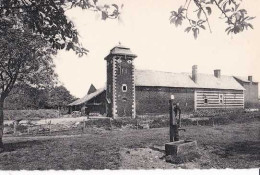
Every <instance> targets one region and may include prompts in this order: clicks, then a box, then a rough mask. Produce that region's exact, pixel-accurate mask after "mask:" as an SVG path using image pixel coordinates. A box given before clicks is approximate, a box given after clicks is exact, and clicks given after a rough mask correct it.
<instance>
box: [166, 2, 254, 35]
mask: <svg viewBox="0 0 260 175" xmlns="http://www.w3.org/2000/svg"><path fill="white" fill-rule="evenodd" d="M241 2H242V0H239V1H238V0H185V4H184V5H183V6H181V7H179V9H178V10H177V11H172V12H171V16H170V23H172V24H175V26H176V27H178V26H179V25H182V23H183V21H184V20H186V21H188V27H187V28H186V29H185V32H187V33H189V32H190V31H192V32H193V36H194V38H195V39H196V38H197V36H198V34H199V31H200V29H203V30H205V29H206V26H205V23H206V24H207V26H208V30H209V31H210V32H211V26H210V22H209V18H208V17H209V16H210V15H211V13H212V9H213V8H215V9H216V10H218V11H219V12H220V15H221V16H220V18H221V19H224V20H225V23H226V24H227V28H226V30H225V31H226V32H227V34H230V33H234V34H237V33H240V32H243V31H244V30H245V29H248V28H251V29H253V25H252V24H251V23H250V20H252V19H254V18H255V17H250V16H248V15H247V10H246V9H241V8H239V7H240V4H241ZM192 5H193V6H192ZM190 12H192V13H190ZM194 13H196V15H193V16H192V17H191V15H190V14H194ZM194 16H196V17H194Z"/></svg>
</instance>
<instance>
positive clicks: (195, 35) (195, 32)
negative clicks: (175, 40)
mask: <svg viewBox="0 0 260 175" xmlns="http://www.w3.org/2000/svg"><path fill="white" fill-rule="evenodd" d="M192 31H193V36H194V38H195V39H197V37H198V33H197V28H193V29H192Z"/></svg>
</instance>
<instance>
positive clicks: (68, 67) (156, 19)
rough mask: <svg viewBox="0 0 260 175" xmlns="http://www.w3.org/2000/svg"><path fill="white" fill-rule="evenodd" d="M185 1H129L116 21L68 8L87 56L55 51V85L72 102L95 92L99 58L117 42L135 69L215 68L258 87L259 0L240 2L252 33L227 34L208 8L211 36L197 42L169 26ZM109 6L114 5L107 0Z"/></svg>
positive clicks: (101, 75)
mask: <svg viewBox="0 0 260 175" xmlns="http://www.w3.org/2000/svg"><path fill="white" fill-rule="evenodd" d="M184 1H185V0H178V1H176V0H164V1H161V0H131V1H129V0H128V1H126V0H125V1H117V3H118V4H124V8H123V11H122V15H121V18H122V22H119V21H118V20H106V21H102V20H101V19H100V16H99V15H98V14H97V13H94V12H91V11H86V10H81V9H78V8H77V9H73V10H69V11H68V12H67V14H68V16H69V18H70V19H71V20H73V22H74V23H75V25H76V26H77V29H78V31H79V33H80V41H81V43H82V44H83V46H84V47H85V48H87V49H88V50H89V51H90V52H89V54H88V55H87V56H84V57H81V58H78V57H77V56H76V55H75V53H73V52H72V51H70V52H68V51H59V53H58V55H57V56H56V58H55V63H56V66H57V67H56V72H57V73H58V75H59V80H60V81H61V82H62V83H63V84H64V86H65V87H66V88H67V89H68V90H69V91H70V92H71V94H72V95H74V96H76V97H82V96H84V95H85V94H86V93H87V91H88V89H89V86H90V84H91V83H93V84H94V85H95V86H96V87H97V88H100V87H102V86H103V85H104V84H105V81H106V63H105V61H104V57H105V56H106V55H107V54H108V53H109V51H110V49H111V48H112V47H114V46H115V45H118V43H119V42H121V43H122V45H125V46H128V47H130V48H131V50H132V51H133V52H134V53H135V54H137V56H138V57H137V58H136V59H135V62H134V64H135V66H136V68H137V69H152V70H162V71H170V72H191V67H192V65H194V64H196V65H198V72H199V73H210V74H212V73H213V70H214V69H221V73H222V74H223V75H239V76H248V75H252V76H253V80H255V81H258V82H260V70H259V67H260V49H259V48H260V47H259V44H260V31H259V28H260V9H259V7H260V1H259V0H250V1H243V5H242V6H243V7H244V8H246V9H247V10H248V12H249V14H250V15H251V16H257V18H255V19H254V20H253V25H254V28H255V29H254V30H248V31H245V32H243V33H240V34H237V35H233V36H232V35H227V34H226V33H225V28H226V27H227V26H226V25H225V23H224V20H221V19H219V18H218V17H219V11H217V10H216V9H213V12H214V13H213V14H212V16H211V18H210V24H211V27H212V30H213V32H212V33H209V31H208V30H207V31H201V32H200V34H199V37H198V39H197V40H194V38H193V36H192V34H191V33H189V34H187V33H184V29H185V26H181V27H178V28H176V27H175V26H174V25H171V24H170V22H169V16H170V12H171V11H172V10H176V9H178V7H179V6H180V5H181V4H183V3H184ZM107 2H112V1H108V0H107ZM113 2H114V1H113Z"/></svg>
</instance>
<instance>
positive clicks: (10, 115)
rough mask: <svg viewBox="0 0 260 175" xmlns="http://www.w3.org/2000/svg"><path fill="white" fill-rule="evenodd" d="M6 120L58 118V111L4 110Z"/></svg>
mask: <svg viewBox="0 0 260 175" xmlns="http://www.w3.org/2000/svg"><path fill="white" fill-rule="evenodd" d="M4 117H5V119H6V120H8V119H11V120H17V119H23V120H29V119H43V118H58V117H59V111H58V110H54V109H38V110H4Z"/></svg>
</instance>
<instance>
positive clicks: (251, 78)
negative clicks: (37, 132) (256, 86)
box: [248, 76, 253, 84]
mask: <svg viewBox="0 0 260 175" xmlns="http://www.w3.org/2000/svg"><path fill="white" fill-rule="evenodd" d="M248 81H250V84H252V82H253V77H252V76H248Z"/></svg>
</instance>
